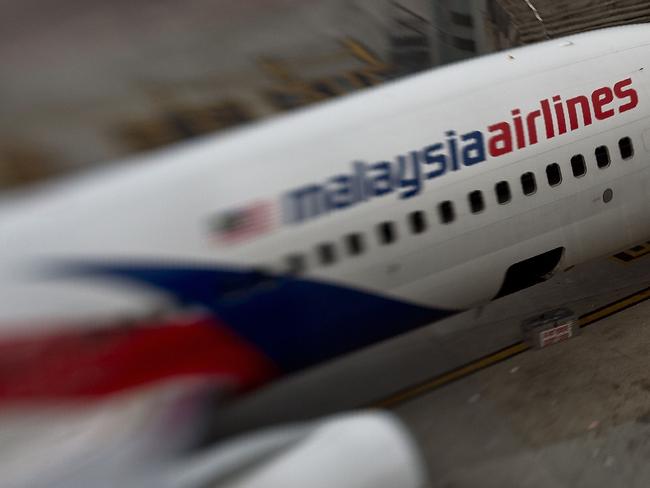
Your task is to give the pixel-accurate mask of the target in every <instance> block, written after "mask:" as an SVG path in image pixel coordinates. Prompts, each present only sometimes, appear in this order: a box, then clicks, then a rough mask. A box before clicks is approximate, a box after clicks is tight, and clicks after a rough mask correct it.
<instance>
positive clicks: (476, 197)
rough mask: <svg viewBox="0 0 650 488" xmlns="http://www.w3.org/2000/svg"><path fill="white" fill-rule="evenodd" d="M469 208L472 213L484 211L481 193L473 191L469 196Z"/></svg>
mask: <svg viewBox="0 0 650 488" xmlns="http://www.w3.org/2000/svg"><path fill="white" fill-rule="evenodd" d="M469 207H470V210H471V211H472V213H479V212H482V211H483V210H484V209H485V202H484V201H483V192H481V191H480V190H476V191H473V192H471V193H470V194H469Z"/></svg>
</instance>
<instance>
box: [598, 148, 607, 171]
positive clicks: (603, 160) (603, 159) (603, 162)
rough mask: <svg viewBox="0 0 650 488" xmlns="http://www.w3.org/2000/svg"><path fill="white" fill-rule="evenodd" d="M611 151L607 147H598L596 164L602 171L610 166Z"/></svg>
mask: <svg viewBox="0 0 650 488" xmlns="http://www.w3.org/2000/svg"><path fill="white" fill-rule="evenodd" d="M609 162H610V160H609V150H608V149H607V146H598V147H597V148H596V164H597V165H598V167H599V168H600V169H603V168H607V166H609Z"/></svg>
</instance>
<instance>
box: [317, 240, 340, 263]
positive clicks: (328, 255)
mask: <svg viewBox="0 0 650 488" xmlns="http://www.w3.org/2000/svg"><path fill="white" fill-rule="evenodd" d="M316 254H317V255H318V261H319V262H320V263H321V264H322V265H325V266H327V265H330V264H332V263H334V261H336V253H335V251H334V244H332V243H331V242H326V243H323V244H319V245H318V246H317V247H316Z"/></svg>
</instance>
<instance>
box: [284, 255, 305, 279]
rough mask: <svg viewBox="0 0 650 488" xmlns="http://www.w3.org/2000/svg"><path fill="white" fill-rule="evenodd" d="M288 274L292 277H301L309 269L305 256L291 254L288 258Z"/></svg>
mask: <svg viewBox="0 0 650 488" xmlns="http://www.w3.org/2000/svg"><path fill="white" fill-rule="evenodd" d="M286 259H287V273H288V274H290V275H299V274H302V273H304V272H305V269H307V263H306V262H305V256H303V255H302V254H291V255H289V256H287V258H286Z"/></svg>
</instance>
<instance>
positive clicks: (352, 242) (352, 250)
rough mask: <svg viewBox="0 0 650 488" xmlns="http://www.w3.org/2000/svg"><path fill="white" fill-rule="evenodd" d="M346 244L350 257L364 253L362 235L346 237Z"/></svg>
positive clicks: (356, 234)
mask: <svg viewBox="0 0 650 488" xmlns="http://www.w3.org/2000/svg"><path fill="white" fill-rule="evenodd" d="M345 244H346V248H347V250H348V253H349V254H350V256H357V255H359V254H361V253H362V252H363V249H364V245H363V244H364V242H363V236H362V235H361V234H358V233H355V234H348V235H347V236H345Z"/></svg>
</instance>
